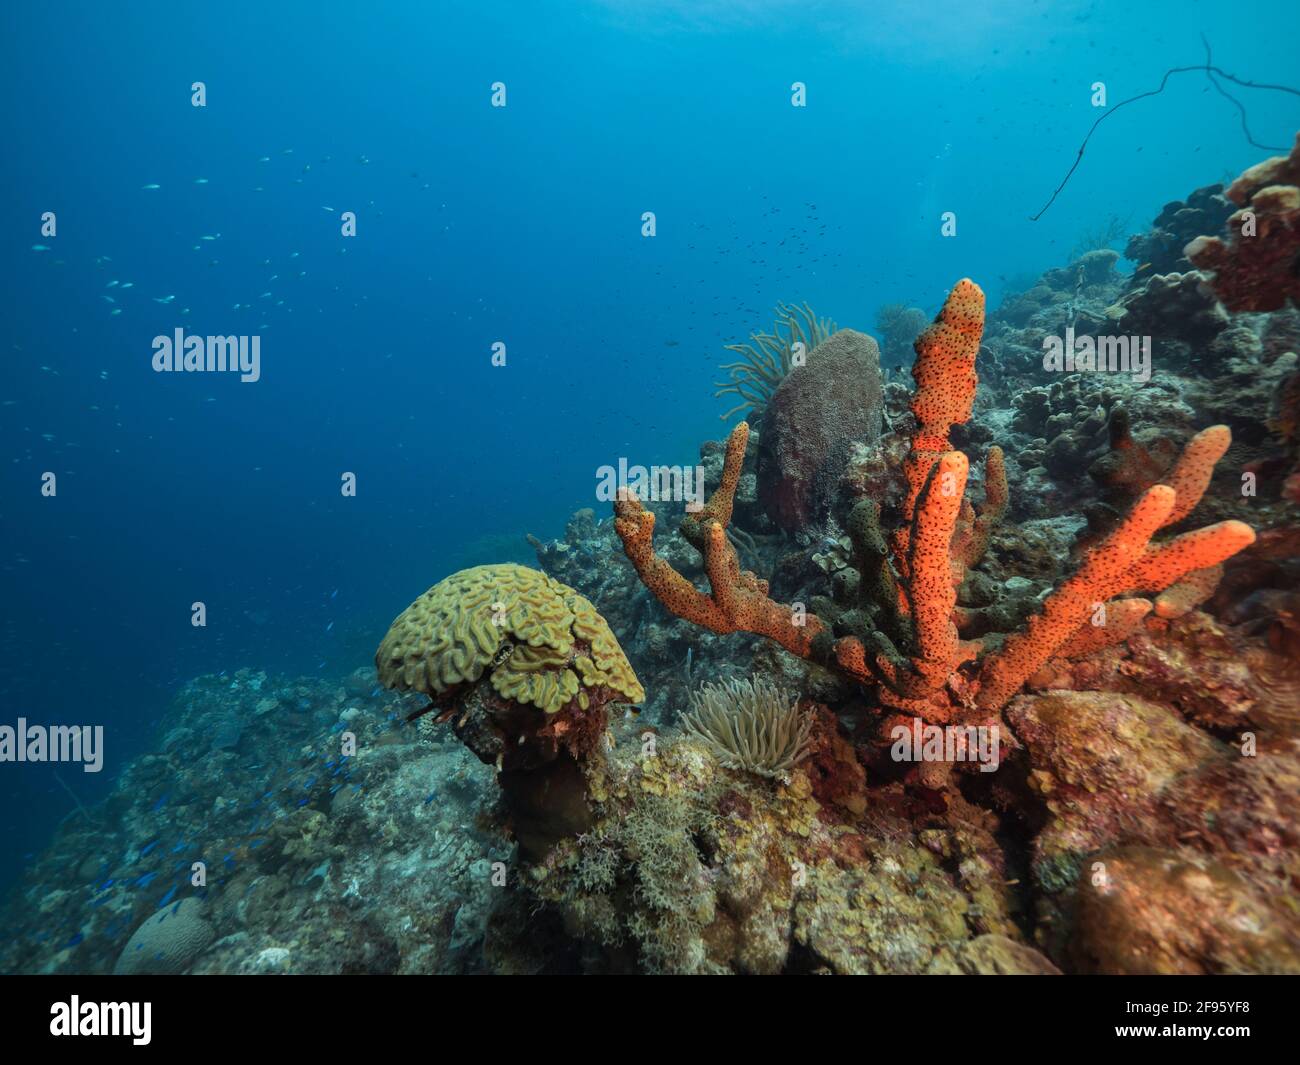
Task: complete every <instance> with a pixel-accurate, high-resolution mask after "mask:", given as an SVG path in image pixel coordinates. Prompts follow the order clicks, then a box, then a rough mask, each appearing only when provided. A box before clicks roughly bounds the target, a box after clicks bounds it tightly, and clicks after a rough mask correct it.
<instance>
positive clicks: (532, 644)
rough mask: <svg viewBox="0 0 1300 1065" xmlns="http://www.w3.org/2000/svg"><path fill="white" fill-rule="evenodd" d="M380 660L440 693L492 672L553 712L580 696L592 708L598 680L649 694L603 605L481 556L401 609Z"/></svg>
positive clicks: (394, 680) (621, 691)
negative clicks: (485, 562) (478, 562)
mask: <svg viewBox="0 0 1300 1065" xmlns="http://www.w3.org/2000/svg"><path fill="white" fill-rule="evenodd" d="M375 665H376V667H377V668H378V670H379V680H380V683H382V684H384V685H385V686H386V687H389V688H401V689H409V690H413V691H421V692H424V693H425V694H427V695H430V696H435V697H436V696H437V695H440V694H441V693H443V692H445V691H448V690H449V689H451V688H454V687H457V686H458V685H462V684H472V683H474V682H475V681H477V680H479V679H480V678H481V677H482V676H483V674H484V673H487V674H489V677H490V679H491V682H492V687H493V688H494V689H495V690H496V692H497V693H498V694H499V695H501V696H502V697H503V698H506V699H511V700H513V701H515V702H518V703H527V704H530V705H532V706H537V707H540V708H541V709H542V710H545V711H546V712H547V713H548V714H553V713H555V712H556V711H558V710H560V709H561V708H562V707H564V706H565V705H567V704H568V703H569V702H570V701H571V700H573V699H575V698H576V699H577V701H578V706H579V708H580V709H583V710H585V709H586V708H587V706H588V705H589V703H590V701H591V698H592V691H593V689H595V688H598V687H604V688H608V689H609V690H610V691H612V692H615V693H617V694H618V695H620V696H622V697H623V698H624V699H626V700H627V701H628V702H633V703H636V702H640V701H641V700H642V699H644V698H645V691H644V690H643V689H642V687H641V684H640V682H639V681H638V680H637V679H636V674H635V673H634V672H633V670H632V666H631V664H630V663H629V662H628V660H627V657H626V656H625V655H624V654H623V649H622V648H621V647H620V646H619V643H618V640H617V639H615V637H614V634H613V632H611V631H610V628H609V626H608V625H607V624H606V623H605V619H604V618H602V617H601V616H600V614H598V613H597V612H596V608H595V607H594V606H592V605H591V603H590V602H589V601H588V600H587V599H586V598H584V597H583V596H582V595H580V594H579V593H578V592H576V591H574V590H573V589H572V588H570V587H569V586H568V585H566V584H561V583H560V582H559V581H557V580H555V579H554V578H553V577H549V576H547V575H546V574H545V573H541V572H540V571H538V570H534V569H529V568H528V567H527V566H515V565H509V564H507V565H498V566H474V567H473V568H472V569H465V570H461V571H460V572H459V573H453V574H452V575H451V576H450V577H447V578H446V579H445V580H442V581H439V582H438V583H437V584H435V585H434V586H433V587H432V588H430V589H429V590H428V591H427V592H425V593H424V594H423V595H422V596H420V598H419V599H417V600H416V601H415V602H414V603H412V604H411V605H410V606H409V607H407V608H406V609H405V610H404V611H402V613H401V614H399V615H398V617H397V619H396V620H395V621H394V622H393V624H392V626H391V627H390V628H389V630H388V635H386V636H385V637H384V639H383V642H382V643H381V644H380V645H379V650H378V651H377V652H376V654H375ZM605 698H607V696H606V697H605Z"/></svg>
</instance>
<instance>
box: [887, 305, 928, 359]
mask: <svg viewBox="0 0 1300 1065" xmlns="http://www.w3.org/2000/svg"><path fill="white" fill-rule="evenodd" d="M929 324H930V323H929V319H928V318H927V317H926V315H925V311H923V310H921V308H919V307H909V306H907V305H906V304H905V303H886V304H885V305H884V306H883V307H881V308H880V310H879V311H877V312H876V328H877V329H878V330H879V331H880V354H881V362H882V363H883V364H884V365H885V366H890V367H894V366H902V365H903V364H904V363H905V362H906V361H907V356H908V354H909V353H910V352H911V350H912V345H913V344H914V343H915V342H916V338H917V336H918V335H919V334H920V332H921V330H922V329H924V328H925V327H926V326H927V325H929Z"/></svg>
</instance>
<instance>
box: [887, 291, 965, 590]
mask: <svg viewBox="0 0 1300 1065" xmlns="http://www.w3.org/2000/svg"><path fill="white" fill-rule="evenodd" d="M983 335H984V292H983V290H982V289H981V288H980V287H979V286H978V285H977V284H975V282H973V281H971V280H970V278H962V279H961V280H960V281H958V282H957V284H955V285H953V287H952V291H951V292H949V293H948V298H947V299H946V300H944V304H943V309H942V310H940V311H939V316H938V317H937V318H936V319H935V320H934V323H933V324H932V325H930V326H929V327H928V328H926V329H925V330H924V331H923V332H922V333H921V335H920V336H919V337H917V338H916V343H915V345H913V346H914V348H915V350H916V362H915V363H914V364H913V366H912V378H913V380H915V381H916V392H915V393H914V394H913V395H912V413H913V414H914V415H915V416H916V430H915V432H914V433H913V434H912V442H911V444H912V446H911V450H910V451H909V452H908V456H907V458H906V459H904V460H903V474H904V476H905V477H906V478H907V496H906V498H905V499H904V501H903V524H902V525H901V526H900V527H899V528H898V530H897V531H896V532H895V533H894V537H893V547H894V556H895V559H896V561H897V562H898V565H899V567H900V569H902V570H903V571H904V574H906V566H907V556H908V547H907V545H908V538H909V537H910V535H911V523H912V520H913V518H914V516H915V510H916V501H917V499H918V498H919V497H920V495H921V490H922V488H924V487H925V482H926V478H927V477H929V476H930V470H931V468H932V467H933V466H934V464H935V463H936V462H938V461H939V458H940V456H942V455H944V454H945V453H946V452H948V451H950V450H951V449H952V443H951V442H950V441H949V439H948V434H949V432H951V430H952V427H953V426H954V425H961V424H964V423H965V422H968V421H970V415H971V408H972V407H973V406H974V404H975V387H976V385H977V384H978V383H979V377H978V376H977V375H976V373H975V357H976V356H977V355H978V354H979V350H980V338H981V337H982V336H983Z"/></svg>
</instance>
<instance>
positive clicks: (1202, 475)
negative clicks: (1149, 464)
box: [1164, 425, 1232, 525]
mask: <svg viewBox="0 0 1300 1065" xmlns="http://www.w3.org/2000/svg"><path fill="white" fill-rule="evenodd" d="M1231 443H1232V430H1231V429H1229V428H1228V427H1227V426H1226V425H1211V426H1210V427H1209V428H1208V429H1202V430H1201V431H1200V432H1199V433H1197V434H1196V435H1195V436H1194V437H1192V438H1191V440H1189V441H1188V442H1187V446H1186V447H1184V448H1183V453H1182V454H1181V455H1180V456H1179V457H1178V461H1177V462H1175V463H1174V466H1173V469H1171V470H1170V471H1169V473H1168V474H1167V475H1166V477H1165V478H1164V482H1165V483H1166V484H1168V485H1169V487H1170V488H1172V489H1173V490H1174V491H1175V492H1177V493H1178V500H1177V502H1175V503H1174V509H1173V512H1172V513H1171V514H1170V515H1169V520H1168V521H1167V522H1165V524H1166V525H1173V524H1174V523H1175V522H1179V521H1182V520H1183V519H1184V518H1185V517H1187V515H1188V514H1190V513H1191V512H1192V511H1193V510H1195V509H1196V504H1197V503H1199V502H1200V501H1201V496H1203V495H1205V490H1206V489H1207V488H1208V487H1209V486H1210V478H1211V477H1212V476H1214V467H1215V465H1216V464H1217V463H1218V461H1219V459H1221V458H1223V455H1224V452H1226V451H1227V450H1228V446H1229V445H1230V444H1231Z"/></svg>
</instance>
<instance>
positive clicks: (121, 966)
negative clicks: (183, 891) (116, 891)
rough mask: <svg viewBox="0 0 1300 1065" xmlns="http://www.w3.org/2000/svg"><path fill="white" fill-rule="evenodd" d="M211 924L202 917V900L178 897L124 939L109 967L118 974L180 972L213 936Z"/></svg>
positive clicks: (168, 974)
mask: <svg viewBox="0 0 1300 1065" xmlns="http://www.w3.org/2000/svg"><path fill="white" fill-rule="evenodd" d="M213 935H214V933H213V931H212V926H211V925H210V924H208V922H207V921H205V920H204V919H203V903H201V902H200V901H199V900H198V899H192V898H191V899H182V900H181V901H180V902H178V903H176V905H175V906H169V907H167V909H165V910H162V911H161V912H159V913H156V914H154V915H153V916H152V917H150V918H149V919H148V920H147V921H145V922H144V924H142V925H141V926H140V927H139V928H137V929H136V930H135V934H134V935H133V936H131V938H130V939H128V940H127V942H126V946H125V947H123V948H122V953H121V955H120V956H119V957H118V959H117V964H116V965H115V966H114V967H113V972H114V973H116V974H118V975H119V976H131V975H135V974H141V973H150V974H157V975H163V976H175V975H177V974H179V973H183V972H184V971H185V970H186V969H188V968H189V966H190V963H191V962H193V961H194V959H195V958H197V957H198V956H199V955H200V954H202V953H203V951H204V950H205V949H206V948H207V946H208V944H209V943H211V942H212V939H213Z"/></svg>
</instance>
